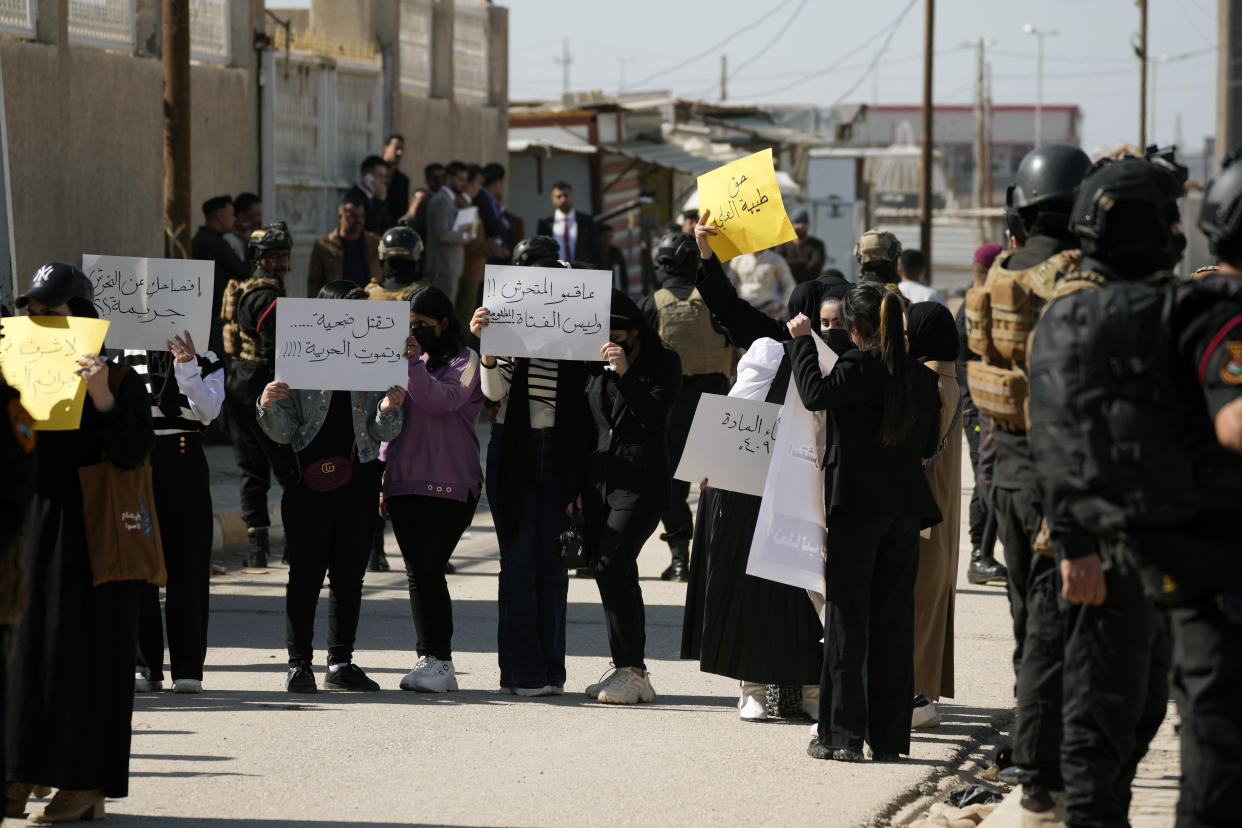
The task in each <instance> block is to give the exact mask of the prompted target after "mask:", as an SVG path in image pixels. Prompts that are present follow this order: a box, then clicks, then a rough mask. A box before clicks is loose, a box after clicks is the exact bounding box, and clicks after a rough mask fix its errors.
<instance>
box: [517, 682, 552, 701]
mask: <svg viewBox="0 0 1242 828" xmlns="http://www.w3.org/2000/svg"><path fill="white" fill-rule="evenodd" d="M513 695H515V696H525V697H526V698H535V697H538V696H559V695H561V694H560V693H557V692H556V688H555V687H553V686H552V685H550V684H545V685H544V686H543V687H514V688H513Z"/></svg>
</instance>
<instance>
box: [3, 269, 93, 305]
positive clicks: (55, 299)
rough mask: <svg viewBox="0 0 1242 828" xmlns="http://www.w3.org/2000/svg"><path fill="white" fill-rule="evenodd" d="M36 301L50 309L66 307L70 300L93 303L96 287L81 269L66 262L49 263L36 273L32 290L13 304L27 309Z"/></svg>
mask: <svg viewBox="0 0 1242 828" xmlns="http://www.w3.org/2000/svg"><path fill="white" fill-rule="evenodd" d="M31 299H34V300H36V301H38V302H40V303H42V304H44V305H47V306H48V307H50V308H54V307H56V306H57V305H64V304H66V303H67V302H68V301H69V300H70V299H81V300H83V301H85V302H87V303H91V302H93V301H94V299H95V287H94V285H92V284H91V280H90V279H88V278H86V274H85V273H83V272H82V271H81V270H80V269H79V268H76V267H74V266H73V265H71V264H65V263H64V262H48V263H47V264H45V265H44V266H43V267H41V268H39V270H38V271H37V272H36V273H35V275H34V279H33V280H32V281H31V283H30V288H29V289H28V290H27V291H26V292H25V293H23V294H22V295H21V296H19V297H17V300H16V301H15V302H14V303H13V304H15V305H17V307H19V308H24V307H26V305H27V304H29V303H30V300H31Z"/></svg>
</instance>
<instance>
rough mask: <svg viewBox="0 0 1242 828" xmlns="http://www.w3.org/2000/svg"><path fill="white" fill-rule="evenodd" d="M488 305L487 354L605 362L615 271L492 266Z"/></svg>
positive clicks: (485, 278)
mask: <svg viewBox="0 0 1242 828" xmlns="http://www.w3.org/2000/svg"><path fill="white" fill-rule="evenodd" d="M483 307H485V308H487V311H488V324H487V327H486V328H484V329H483V336H482V338H481V339H482V342H481V351H482V353H485V354H490V355H492V356H505V357H538V358H540V359H576V360H583V361H585V362H601V361H603V358H604V357H603V355H602V354H601V350H602V349H603V347H604V345H605V343H607V342H608V315H609V312H610V311H611V310H612V272H611V271H608V270H569V269H567V268H559V267H512V266H509V265H488V266H487V268H486V270H485V272H484V275H483Z"/></svg>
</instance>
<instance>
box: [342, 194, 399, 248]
mask: <svg viewBox="0 0 1242 828" xmlns="http://www.w3.org/2000/svg"><path fill="white" fill-rule="evenodd" d="M345 198H355V199H357V200H358V201H361V202H362V204H363V209H364V210H365V211H366V221H365V226H366V229H367V231H368V232H370V233H374V234H375V235H377V236H382V235H384V231H385V230H387V229H388V228H389V227H392V225H393V221H392V219H391V217H389V215H388V204H387V203H385V202H384V201H381V200H380V199H378V198H376V197H375V196H373V195H369V194H368V193H367V191H366V190H364V189H362V187H360V186H359V185H357V184H355V185H354V186H352V187H350V188H349V192H347V193H346V194H345ZM404 213H405V210H402V211H401V213H398V215H401V214H404Z"/></svg>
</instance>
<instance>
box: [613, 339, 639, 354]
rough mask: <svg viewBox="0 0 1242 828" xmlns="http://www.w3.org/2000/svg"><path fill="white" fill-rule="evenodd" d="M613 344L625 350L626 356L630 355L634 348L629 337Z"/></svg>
mask: <svg viewBox="0 0 1242 828" xmlns="http://www.w3.org/2000/svg"><path fill="white" fill-rule="evenodd" d="M610 341H611V340H610ZM612 344H613V345H616V346H617V347H618V348H620V349H621V350H622V351H624V352H625V355H626V356H629V355H630V351H632V350H634V346H633V345H632V344H631V343H630V341H629V340H628V339H625V340H622V341H621V342H613V343H612Z"/></svg>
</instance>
